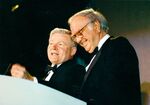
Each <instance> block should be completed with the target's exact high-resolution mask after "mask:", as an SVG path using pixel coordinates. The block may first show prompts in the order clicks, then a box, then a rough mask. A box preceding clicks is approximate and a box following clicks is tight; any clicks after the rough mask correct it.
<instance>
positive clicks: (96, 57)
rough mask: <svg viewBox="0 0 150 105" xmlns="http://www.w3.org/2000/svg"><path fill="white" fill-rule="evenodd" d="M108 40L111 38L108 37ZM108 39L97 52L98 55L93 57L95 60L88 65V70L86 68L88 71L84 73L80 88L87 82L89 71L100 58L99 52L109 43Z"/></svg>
mask: <svg viewBox="0 0 150 105" xmlns="http://www.w3.org/2000/svg"><path fill="white" fill-rule="evenodd" d="M110 38H111V37H110ZM110 38H108V39H107V40H106V42H105V43H104V44H103V46H102V48H101V49H100V50H99V51H98V53H97V54H96V56H95V58H94V59H93V61H92V63H91V64H90V66H89V68H88V70H87V72H86V74H85V76H84V80H83V83H82V86H81V88H82V87H83V85H84V83H85V82H86V80H87V78H88V76H89V74H90V73H91V71H92V69H93V67H94V65H95V64H96V62H97V60H98V59H99V58H100V55H101V52H102V51H103V49H104V48H105V47H106V46H107V44H108V43H109V41H110Z"/></svg>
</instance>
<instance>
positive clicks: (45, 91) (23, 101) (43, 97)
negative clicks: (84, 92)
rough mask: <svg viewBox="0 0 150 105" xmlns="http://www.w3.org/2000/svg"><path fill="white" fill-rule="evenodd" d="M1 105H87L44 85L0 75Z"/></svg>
mask: <svg viewBox="0 0 150 105" xmlns="http://www.w3.org/2000/svg"><path fill="white" fill-rule="evenodd" d="M0 105H86V103H85V102H84V101H81V100H79V99H77V98H74V97H72V96H70V95H67V94H65V93H63V92H60V91H57V90H55V89H53V88H50V87H47V86H44V85H42V84H38V83H34V82H32V81H29V80H25V79H18V78H14V77H10V76H4V75H0Z"/></svg>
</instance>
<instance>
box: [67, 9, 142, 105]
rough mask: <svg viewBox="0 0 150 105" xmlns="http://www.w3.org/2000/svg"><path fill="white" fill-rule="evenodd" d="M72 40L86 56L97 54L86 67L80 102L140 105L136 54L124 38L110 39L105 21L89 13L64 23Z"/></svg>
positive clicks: (98, 13)
mask: <svg viewBox="0 0 150 105" xmlns="http://www.w3.org/2000/svg"><path fill="white" fill-rule="evenodd" d="M68 23H69V25H70V29H71V32H72V35H71V36H72V39H73V40H74V41H75V42H77V43H78V44H79V45H81V46H82V47H83V48H84V49H85V50H86V51H87V52H88V53H93V52H94V50H96V48H98V52H97V53H96V54H95V55H94V56H93V58H92V59H91V61H90V63H89V64H88V65H87V67H86V71H87V72H86V74H85V77H84V81H83V83H82V87H81V99H83V100H84V101H86V102H87V103H88V105H141V98H140V79H139V66H138V58H137V55H136V52H135V50H134V48H133V47H132V45H131V44H130V43H129V41H128V40H127V39H126V38H124V37H116V38H113V37H110V35H109V34H108V29H109V28H108V23H107V20H106V18H105V17H104V16H103V15H102V14H101V13H100V12H98V11H95V10H93V9H85V10H82V11H80V12H78V13H76V14H74V15H73V16H71V17H70V18H69V20H68Z"/></svg>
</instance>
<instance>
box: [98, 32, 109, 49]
mask: <svg viewBox="0 0 150 105" xmlns="http://www.w3.org/2000/svg"><path fill="white" fill-rule="evenodd" d="M109 37H110V35H109V34H106V35H105V36H104V37H103V38H102V39H101V40H100V41H99V43H98V50H99V49H100V48H101V47H102V45H103V44H104V43H105V42H106V40H107V39H108V38H109Z"/></svg>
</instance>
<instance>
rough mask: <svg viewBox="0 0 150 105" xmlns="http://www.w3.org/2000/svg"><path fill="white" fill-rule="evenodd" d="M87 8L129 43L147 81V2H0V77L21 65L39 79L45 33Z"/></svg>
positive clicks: (44, 60) (149, 18)
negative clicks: (96, 11) (134, 51)
mask: <svg viewBox="0 0 150 105" xmlns="http://www.w3.org/2000/svg"><path fill="white" fill-rule="evenodd" d="M17 4H18V5H19V8H17V9H16V10H14V11H12V8H13V7H14V6H15V5H17ZM88 7H92V8H94V9H96V10H99V11H100V12H102V13H103V14H104V15H105V16H106V18H107V20H108V21H109V26H110V32H109V34H110V35H114V36H116V35H122V36H125V37H127V38H128V39H129V41H130V42H131V44H132V45H133V46H134V47H135V50H136V52H137V55H138V57H139V66H140V76H141V82H143V81H150V76H149V74H150V70H149V68H150V67H149V65H150V60H149V59H150V54H149V53H150V47H149V45H150V35H149V34H150V12H149V10H150V1H149V0H54V1H52V0H0V74H3V73H5V71H6V69H7V67H8V65H9V64H10V63H13V62H21V63H23V64H25V65H26V66H28V67H29V68H30V69H31V73H32V74H33V75H34V74H36V71H38V74H37V75H40V74H41V72H42V70H43V68H44V67H45V65H46V64H47V62H48V60H47V54H46V53H47V52H46V50H47V44H48V37H49V36H48V35H49V32H50V31H51V30H52V29H53V28H55V27H62V28H68V24H67V20H68V18H69V17H70V16H71V15H73V14H74V13H76V12H78V11H80V10H82V9H85V8H88ZM68 29H69V28H68ZM78 54H80V52H79V53H78Z"/></svg>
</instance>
